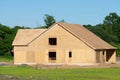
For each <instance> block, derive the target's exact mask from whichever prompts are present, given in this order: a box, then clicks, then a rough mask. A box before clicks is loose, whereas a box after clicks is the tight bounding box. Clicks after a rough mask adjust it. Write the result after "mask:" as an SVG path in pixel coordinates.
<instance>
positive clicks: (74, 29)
mask: <svg viewBox="0 0 120 80" xmlns="http://www.w3.org/2000/svg"><path fill="white" fill-rule="evenodd" d="M55 25H59V26H61V27H62V28H64V29H65V30H67V31H68V32H70V33H71V34H72V35H74V36H75V37H77V38H78V39H80V40H81V41H83V42H84V43H85V44H86V45H88V46H89V47H91V48H93V49H95V50H97V49H116V48H115V47H113V46H111V45H110V44H108V43H107V42H105V41H104V40H102V39H101V38H99V37H98V36H96V35H95V34H94V33H92V32H91V31H89V30H87V29H86V28H85V27H83V26H81V25H79V24H67V23H55V24H53V25H52V26H51V27H49V28H48V29H20V30H18V32H17V34H16V37H15V39H14V41H13V45H28V44H29V43H31V42H32V41H34V40H35V39H37V38H38V37H39V36H41V35H42V34H45V33H46V32H47V31H49V30H51V28H52V27H55ZM29 36H30V37H29Z"/></svg>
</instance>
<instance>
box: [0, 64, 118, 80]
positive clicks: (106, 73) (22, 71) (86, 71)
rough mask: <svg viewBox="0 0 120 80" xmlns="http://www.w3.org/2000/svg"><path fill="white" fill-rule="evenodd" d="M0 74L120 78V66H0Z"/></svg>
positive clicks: (52, 79) (60, 79)
mask: <svg viewBox="0 0 120 80" xmlns="http://www.w3.org/2000/svg"><path fill="white" fill-rule="evenodd" d="M0 74H5V75H12V76H15V77H19V80H120V68H74V69H36V68H31V67H24V66H0Z"/></svg>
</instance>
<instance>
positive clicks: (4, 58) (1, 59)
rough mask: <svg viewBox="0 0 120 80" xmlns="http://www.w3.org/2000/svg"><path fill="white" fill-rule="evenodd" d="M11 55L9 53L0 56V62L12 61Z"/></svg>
mask: <svg viewBox="0 0 120 80" xmlns="http://www.w3.org/2000/svg"><path fill="white" fill-rule="evenodd" d="M12 61H13V57H12V56H10V55H4V56H0V62H12Z"/></svg>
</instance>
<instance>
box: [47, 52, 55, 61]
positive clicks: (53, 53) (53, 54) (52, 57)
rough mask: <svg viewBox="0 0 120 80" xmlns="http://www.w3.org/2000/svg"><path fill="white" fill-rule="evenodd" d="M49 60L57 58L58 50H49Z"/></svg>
mask: <svg viewBox="0 0 120 80" xmlns="http://www.w3.org/2000/svg"><path fill="white" fill-rule="evenodd" d="M49 60H56V52H49Z"/></svg>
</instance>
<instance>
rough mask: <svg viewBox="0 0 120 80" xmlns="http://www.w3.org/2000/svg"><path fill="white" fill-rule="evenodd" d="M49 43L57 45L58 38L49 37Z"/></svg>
mask: <svg viewBox="0 0 120 80" xmlns="http://www.w3.org/2000/svg"><path fill="white" fill-rule="evenodd" d="M49 44H50V45H57V39H56V38H49Z"/></svg>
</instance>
